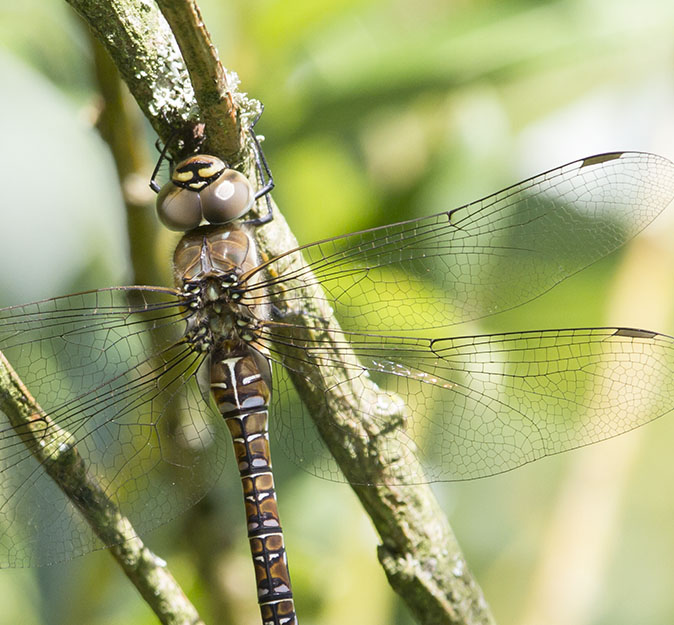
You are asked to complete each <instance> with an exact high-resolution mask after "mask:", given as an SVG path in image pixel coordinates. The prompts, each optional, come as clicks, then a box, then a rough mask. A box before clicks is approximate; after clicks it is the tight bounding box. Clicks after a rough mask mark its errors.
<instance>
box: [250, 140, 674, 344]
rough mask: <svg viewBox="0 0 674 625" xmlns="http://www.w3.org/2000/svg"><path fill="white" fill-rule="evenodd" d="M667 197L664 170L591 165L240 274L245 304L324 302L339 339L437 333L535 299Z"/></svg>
mask: <svg viewBox="0 0 674 625" xmlns="http://www.w3.org/2000/svg"><path fill="white" fill-rule="evenodd" d="M673 197H674V164H673V163H671V162H670V161H669V160H667V159H665V158H662V157H660V156H656V155H653V154H645V153H636V152H617V153H612V154H604V155H600V156H594V157H591V158H586V159H583V160H580V161H575V162H573V163H569V164H568V165H564V166H562V167H559V168H557V169H553V170H551V171H549V172H546V173H544V174H541V175H539V176H536V177H534V178H530V179H528V180H525V181H523V182H520V183H519V184H516V185H514V186H512V187H509V188H507V189H504V190H502V191H499V192H498V193H495V194H493V195H490V196H488V197H486V198H484V199H482V200H479V201H477V202H473V203H471V204H468V205H466V206H462V207H460V208H457V209H455V210H451V211H446V212H442V213H439V214H437V215H432V216H430V217H423V218H420V219H413V220H410V221H406V222H402V223H397V224H392V225H389V226H383V227H380V228H374V229H371V230H365V231H362V232H356V233H353V234H349V235H346V236H341V237H336V238H333V239H329V240H326V241H319V242H317V243H313V244H310V245H306V246H303V247H300V248H298V249H296V250H293V251H291V252H287V253H285V254H281V255H279V256H277V257H275V258H274V259H272V260H270V261H268V262H266V263H263V264H262V266H261V267H260V268H259V269H256V270H255V271H254V272H253V273H252V274H251V276H249V278H251V280H250V286H249V287H248V289H247V291H246V292H245V293H244V295H243V301H247V300H249V301H254V300H255V298H256V297H258V296H259V295H260V292H261V291H260V289H267V291H268V292H269V294H270V296H271V298H272V300H273V301H274V303H275V305H276V306H277V308H279V309H280V310H282V311H284V312H285V313H286V314H289V313H290V314H292V313H293V312H296V313H298V314H303V315H305V316H306V315H311V314H322V313H315V312H313V311H315V303H314V302H312V301H311V299H310V298H312V297H313V298H319V299H324V300H325V301H324V303H325V304H327V306H328V307H329V308H330V309H331V310H333V311H334V312H335V313H336V314H337V317H338V318H339V319H340V323H341V324H342V327H343V328H344V329H347V330H362V329H363V328H364V327H368V328H373V329H375V330H376V331H380V332H383V331H387V332H388V331H391V332H394V331H404V330H418V329H421V328H439V327H445V326H449V325H452V324H456V323H460V322H464V321H468V320H471V319H477V318H480V317H484V316H487V315H491V314H494V313H497V312H502V311H504V310H508V309H510V308H513V307H515V306H519V305H520V304H522V303H524V302H527V301H530V300H531V299H533V298H535V297H537V296H539V295H541V294H542V293H544V292H546V291H547V290H549V289H551V288H552V287H553V286H555V285H556V284H558V283H559V282H560V281H562V280H564V279H565V278H567V277H569V276H570V275H572V274H574V273H576V272H577V271H580V270H581V269H583V268H585V267H587V266H588V265H590V264H592V263H594V262H595V261H597V260H599V259H600V258H603V257H604V256H606V255H607V254H610V253H611V252H613V251H614V250H616V249H617V248H619V247H620V246H621V245H623V244H624V243H625V242H626V241H628V240H630V239H631V238H632V237H634V236H635V234H637V233H638V232H639V231H640V230H642V229H643V228H644V227H645V226H647V225H648V224H649V223H650V222H651V221H652V220H653V219H654V218H655V217H656V216H657V215H658V214H659V213H660V212H661V211H662V210H663V209H664V208H665V207H666V206H667V205H668V204H669V203H670V201H671V200H672V198H673ZM304 261H306V262H304ZM261 272H265V276H264V277H263V278H262V279H261V280H260V282H259V283H258V284H257V285H256V284H253V282H254V281H255V280H256V279H258V278H259V277H260V276H259V274H260V273H261ZM253 276H255V278H254V279H253ZM319 285H320V287H322V289H323V290H322V292H315V290H313V289H312V287H316V286H319ZM244 287H245V284H244Z"/></svg>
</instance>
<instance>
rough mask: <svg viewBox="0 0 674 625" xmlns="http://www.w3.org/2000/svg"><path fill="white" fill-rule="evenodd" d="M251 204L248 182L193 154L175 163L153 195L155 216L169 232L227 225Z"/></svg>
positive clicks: (214, 160)
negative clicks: (154, 196)
mask: <svg viewBox="0 0 674 625" xmlns="http://www.w3.org/2000/svg"><path fill="white" fill-rule="evenodd" d="M254 202H255V192H254V191H253V186H252V185H251V183H250V181H249V180H248V178H246V177H245V176H244V175H243V174H242V173H240V172H238V171H236V170H235V169H231V168H229V167H228V166H227V165H226V164H225V163H224V162H223V161H222V160H220V159H219V158H217V157H216V156H209V155H207V154H197V155H196V156H190V157H189V158H187V159H185V160H184V161H182V162H180V163H178V165H177V166H176V167H175V169H174V170H173V173H172V174H171V179H170V180H169V181H168V182H167V183H166V184H165V185H164V186H163V187H162V188H161V190H160V191H159V195H157V214H158V216H159V219H160V221H161V222H162V223H163V224H164V225H165V226H166V227H167V228H169V229H170V230H177V231H181V232H186V231H188V230H192V229H194V228H197V227H198V226H199V225H200V224H201V223H202V221H204V220H205V221H206V222H208V223H209V224H211V225H219V224H225V223H229V222H230V221H233V220H235V219H238V218H239V217H242V216H243V215H245V214H246V213H247V212H248V211H249V210H250V209H251V207H252V206H253V203H254Z"/></svg>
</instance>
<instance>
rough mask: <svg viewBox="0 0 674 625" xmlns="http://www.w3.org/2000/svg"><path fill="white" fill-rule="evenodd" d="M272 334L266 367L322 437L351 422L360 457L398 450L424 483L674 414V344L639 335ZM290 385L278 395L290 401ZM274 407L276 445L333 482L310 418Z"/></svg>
mask: <svg viewBox="0 0 674 625" xmlns="http://www.w3.org/2000/svg"><path fill="white" fill-rule="evenodd" d="M269 332H270V334H274V338H275V339H276V340H277V345H280V347H277V348H276V351H275V352H273V358H274V359H275V360H276V361H277V362H278V363H279V364H280V363H282V365H283V366H284V367H285V368H286V370H287V371H289V372H290V373H291V374H292V377H294V378H300V379H301V380H303V383H302V382H301V383H300V385H301V386H303V392H306V393H307V396H308V397H309V401H310V402H311V403H312V404H313V405H312V411H313V412H315V413H318V416H319V419H318V423H319V426H318V427H320V428H328V435H330V434H331V433H330V431H329V428H338V429H339V428H342V427H343V428H345V429H347V428H351V425H350V424H349V421H348V418H349V416H353V417H355V419H356V420H357V424H355V426H354V431H358V432H360V433H361V434H362V435H363V436H364V437H365V439H364V441H361V444H360V448H361V450H363V449H365V450H372V451H373V452H374V450H376V449H377V448H378V445H387V444H388V442H387V441H391V440H393V441H395V443H396V444H399V445H401V446H403V448H404V449H405V450H406V451H407V452H408V453H410V454H413V455H414V456H415V457H416V458H417V459H418V461H419V463H420V465H421V466H422V467H423V469H424V470H425V478H421V479H422V480H423V481H455V480H467V479H475V478H480V477H486V476H489V475H494V474H497V473H502V472H505V471H509V470H511V469H514V468H516V467H519V466H522V465H524V464H526V463H529V462H533V461H535V460H538V459H540V458H543V457H545V456H550V455H554V454H558V453H562V452H565V451H568V450H571V449H575V448H577V447H582V446H584V445H589V444H592V443H596V442H598V441H602V440H605V439H607V438H611V437H613V436H617V435H619V434H622V433H624V432H627V431H629V430H631V429H634V428H636V427H639V426H641V425H643V424H645V423H648V422H649V421H652V420H654V419H656V418H658V417H660V416H662V415H664V414H666V413H668V412H670V411H671V410H672V406H673V405H674V383H673V382H672V379H674V376H673V375H672V374H673V373H674V339H672V337H669V336H665V335H661V334H656V333H653V332H646V331H642V330H633V329H627V328H593V329H568V330H542V331H529V332H519V333H508V334H496V335H485V336H468V337H458V338H443V339H437V340H431V339H413V338H404V337H395V336H385V335H365V334H355V333H354V334H350V335H348V336H347V337H346V338H348V344H349V347H347V346H346V342H342V341H343V340H344V337H338V336H337V335H334V336H331V337H330V341H329V342H328V340H327V338H326V339H323V340H307V339H306V338H301V337H302V336H304V335H301V333H300V331H299V330H298V331H294V330H292V329H290V328H288V327H287V326H286V327H284V328H283V329H281V328H279V329H278V334H276V332H275V331H274V330H273V329H271V328H270V330H269ZM281 335H283V336H284V337H285V338H283V339H281V338H280V337H281ZM340 345H341V346H343V347H340ZM348 350H352V352H353V353H355V355H356V356H357V359H358V360H357V361H355V360H350V356H349V355H347V352H348ZM315 365H319V366H320V367H315ZM336 367H340V370H341V373H339V374H337V373H335V368H336ZM321 371H322V373H321ZM289 377H291V376H289V375H286V378H285V379H288V378H289ZM285 379H284V378H282V380H283V381H282V387H281V388H279V389H278V393H279V394H281V395H286V394H288V393H290V392H291V391H290V389H289V384H286V382H285ZM344 389H346V393H343V391H344ZM344 397H346V398H347V399H346V400H345V399H344ZM346 402H348V403H346ZM277 403H278V404H279V410H282V411H285V412H286V413H287V414H284V418H282V419H279V420H277V421H276V427H277V439H278V443H277V444H278V445H279V446H280V447H282V448H284V449H285V451H286V453H288V455H289V456H290V457H291V458H296V459H297V461H298V463H299V465H300V466H301V467H302V468H304V469H305V470H307V471H309V472H311V473H314V474H316V475H318V476H320V477H324V478H327V479H333V480H335V479H340V477H339V473H338V472H337V469H336V465H335V463H334V462H331V461H330V459H329V458H328V456H327V453H326V452H325V451H324V450H323V449H322V443H321V441H320V440H319V436H318V430H317V428H316V427H315V426H313V425H312V424H311V423H310V420H309V419H308V418H307V414H308V411H306V410H304V411H303V410H302V408H301V404H299V403H287V402H284V401H282V400H281V401H278V402H277ZM283 406H289V408H284V407H283ZM316 406H318V407H319V409H318V410H316ZM391 408H393V410H391ZM328 413H330V415H331V416H330V418H329V419H327V420H326V419H325V418H324V417H325V415H326V414H328ZM345 417H346V421H345V420H344V418H345ZM340 424H342V425H340ZM368 436H369V437H370V440H367V437H368ZM330 437H331V438H333V437H332V436H330ZM377 439H379V440H377ZM356 474H357V473H356ZM342 479H343V478H342ZM350 479H351V481H353V476H350ZM364 481H365V482H367V481H369V480H368V478H364ZM401 481H403V482H407V483H417V482H419V481H420V476H419V473H418V472H417V470H416V469H415V468H414V467H412V466H411V469H410V473H409V474H407V475H405V473H404V471H403V478H402V480H401Z"/></svg>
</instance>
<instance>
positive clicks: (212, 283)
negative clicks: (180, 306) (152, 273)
mask: <svg viewBox="0 0 674 625" xmlns="http://www.w3.org/2000/svg"><path fill="white" fill-rule="evenodd" d="M173 262H174V279H175V282H176V286H177V287H179V288H181V289H182V291H183V293H185V295H186V297H187V298H189V302H190V304H189V305H190V308H191V309H192V311H193V313H192V315H191V317H190V321H189V324H190V327H189V335H190V336H191V338H192V340H195V341H198V342H199V345H200V346H201V348H202V349H203V350H204V351H205V350H207V349H210V346H212V345H213V344H215V343H219V342H221V341H223V340H225V341H233V342H235V343H249V342H251V341H253V340H254V330H255V323H256V320H257V319H260V318H263V317H264V316H265V315H264V310H263V306H262V305H261V304H251V303H250V300H249V302H248V303H245V304H244V303H242V302H241V301H240V295H241V292H242V291H243V290H244V288H247V287H250V279H248V278H247V277H246V275H247V273H249V272H250V271H251V270H253V269H255V268H256V267H257V265H258V262H259V261H258V258H257V254H256V250H255V243H254V241H253V239H252V238H251V237H250V235H249V234H248V233H247V232H246V231H245V230H243V229H242V228H241V227H239V226H236V225H234V224H227V225H224V226H204V227H201V228H197V229H195V230H192V231H191V232H188V233H187V234H185V235H184V236H183V238H182V239H181V240H180V242H179V243H178V246H177V248H176V251H175V254H174V259H173Z"/></svg>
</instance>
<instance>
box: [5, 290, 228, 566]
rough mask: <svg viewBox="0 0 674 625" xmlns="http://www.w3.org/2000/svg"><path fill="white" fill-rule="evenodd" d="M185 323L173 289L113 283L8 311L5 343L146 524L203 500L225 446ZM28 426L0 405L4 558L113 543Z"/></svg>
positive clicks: (66, 553)
mask: <svg viewBox="0 0 674 625" xmlns="http://www.w3.org/2000/svg"><path fill="white" fill-rule="evenodd" d="M184 330H185V310H184V305H183V304H182V302H181V301H180V299H179V297H178V296H177V295H176V293H175V292H172V291H171V290H169V289H151V288H140V287H132V288H128V289H127V288H119V289H104V290H100V291H91V292H88V293H82V294H77V295H71V296H67V297H62V298H56V299H53V300H46V301H43V302H37V303H35V304H28V305H25V306H20V307H13V308H8V309H3V310H0V350H1V351H2V352H3V354H4V355H5V357H6V358H7V359H8V361H9V362H10V363H11V365H12V366H13V367H14V368H15V370H16V371H17V373H18V375H19V376H20V377H21V379H22V381H23V382H24V384H25V385H26V388H27V389H28V391H29V393H30V394H31V395H32V396H33V397H34V398H35V400H36V401H37V402H38V403H39V404H40V406H41V408H42V409H43V410H44V411H45V412H46V414H47V415H48V418H49V419H51V420H53V422H54V423H55V424H56V425H57V426H59V427H61V428H63V429H65V430H67V431H68V432H69V433H70V434H71V436H72V441H73V442H74V446H75V449H76V450H77V452H78V453H79V454H80V456H81V457H82V458H83V460H84V462H85V465H86V467H87V471H88V472H89V474H90V475H92V476H93V477H94V478H95V479H96V481H97V482H98V483H99V484H100V486H101V487H102V488H103V490H104V491H105V493H106V494H107V496H108V497H109V498H110V499H111V500H112V501H113V502H114V503H116V504H117V505H118V506H119V507H120V508H121V510H122V512H123V513H124V514H126V515H127V516H128V517H129V518H130V520H131V522H132V523H133V525H134V528H135V529H136V531H138V532H142V531H145V530H148V529H150V528H153V527H156V526H157V525H159V524H161V523H164V522H166V521H167V520H169V519H171V518H173V517H174V516H175V515H176V514H178V513H179V512H180V511H181V510H183V509H185V508H186V507H187V506H189V505H191V504H192V503H194V502H195V501H196V500H198V499H199V498H200V497H201V496H202V495H203V493H204V492H206V490H207V489H208V488H209V487H210V485H211V483H212V482H213V481H214V480H215V479H216V478H217V477H218V475H219V473H220V470H219V469H220V467H221V466H222V461H223V450H224V449H226V446H225V445H222V444H220V443H221V442H222V441H224V440H225V438H226V435H225V433H224V427H223V426H222V424H221V421H222V420H221V419H219V418H217V416H216V415H215V414H214V413H213V412H212V411H211V409H210V406H209V405H208V404H206V403H205V402H204V401H203V399H202V397H201V393H200V391H199V384H198V381H197V379H196V372H197V370H198V368H199V365H200V363H201V361H202V360H203V356H202V355H201V354H198V353H195V352H193V350H192V348H191V346H190V345H189V344H187V343H185V342H181V341H180V338H181V337H182V335H183V333H184ZM25 433H26V428H25V427H24V428H22V427H21V426H20V425H19V426H17V424H14V425H12V424H11V423H10V421H9V419H8V418H7V416H6V415H4V414H3V413H2V412H0V472H1V474H2V480H1V481H0V483H1V486H0V524H2V527H3V532H2V534H1V536H2V537H1V538H0V564H1V565H4V566H31V565H36V564H47V563H51V562H57V561H61V560H64V559H67V558H69V557H72V556H74V555H78V554H81V553H85V552H87V551H90V550H92V549H95V548H97V547H101V546H104V545H101V543H100V542H99V541H98V539H97V538H96V537H95V535H94V534H93V532H92V531H91V529H90V528H89V527H88V526H86V524H85V523H84V522H83V521H82V518H81V516H80V514H79V512H78V511H77V509H76V508H75V506H74V505H73V503H72V502H71V501H70V500H68V499H67V498H66V497H65V496H64V495H63V493H62V492H61V491H60V489H59V488H58V487H57V486H56V484H55V483H54V482H53V481H52V480H51V478H50V477H49V476H48V475H47V473H46V472H45V470H44V467H43V466H42V465H41V464H40V463H39V462H38V461H37V460H36V459H35V457H34V455H33V454H32V453H31V450H30V445H26V444H25V442H24V440H22V438H24V435H25ZM220 439H222V441H221V440H220ZM38 444H39V443H38Z"/></svg>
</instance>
